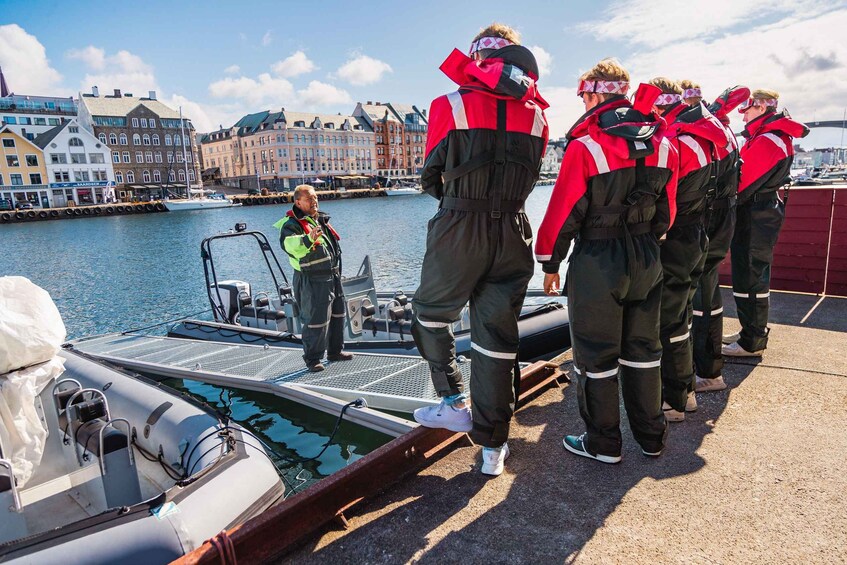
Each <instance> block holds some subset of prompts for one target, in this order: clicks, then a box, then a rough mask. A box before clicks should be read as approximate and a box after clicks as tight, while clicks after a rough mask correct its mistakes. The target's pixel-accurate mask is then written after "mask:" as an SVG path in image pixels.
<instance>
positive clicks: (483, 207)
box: [412, 45, 548, 447]
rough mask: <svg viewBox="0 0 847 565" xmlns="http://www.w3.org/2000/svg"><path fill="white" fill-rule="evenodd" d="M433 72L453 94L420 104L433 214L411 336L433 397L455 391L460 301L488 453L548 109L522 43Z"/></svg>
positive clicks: (508, 356) (504, 397) (524, 265)
mask: <svg viewBox="0 0 847 565" xmlns="http://www.w3.org/2000/svg"><path fill="white" fill-rule="evenodd" d="M441 70H442V71H443V72H444V73H445V74H446V75H447V76H448V77H449V78H450V79H452V80H453V81H454V82H455V83H457V84H458V85H459V89H458V90H457V91H455V92H451V93H449V94H446V95H444V96H441V97H439V98H436V99H435V100H433V102H432V105H431V107H430V113H429V127H428V133H427V147H426V161H425V163H424V167H423V170H422V171H421V182H422V185H423V190H424V191H425V192H426V193H427V194H429V195H431V196H433V197H435V198H437V199H438V201H439V206H438V208H439V209H438V211H437V213H436V214H435V216H434V217H433V218H432V219H431V220H430V221H429V225H428V229H427V240H426V254H425V256H424V259H423V265H422V266H421V283H420V287H419V288H418V290H417V291H416V292H415V299H414V303H413V306H414V319H413V322H412V335H413V336H414V338H415V342H416V343H417V346H418V350H419V351H420V353H421V355H422V356H423V357H424V359H426V360H427V361H428V362H429V365H430V369H431V373H432V382H433V385H434V386H435V389H436V391H437V392H438V394H439V395H440V396H450V395H455V394H459V393H460V392H462V391H463V385H462V374H461V372H460V371H459V368H458V366H457V365H456V353H455V352H456V348H455V339H454V336H453V323H454V322H456V321H458V320H459V318H460V316H461V312H462V309H463V308H464V307H465V305H466V304H468V302H469V301H470V321H471V332H472V333H471V342H472V343H471V360H472V363H471V375H470V388H471V391H472V396H473V398H472V402H473V430H472V432H471V437H472V438H473V440H474V441H475V442H476V443H479V444H481V445H483V446H487V447H499V446H501V445H502V444H503V443H504V442H505V441H506V439H507V437H508V433H509V422H510V420H511V418H512V413H513V411H514V404H515V393H514V389H513V386H512V379H513V368H514V367H515V363H516V359H517V354H518V316H519V314H520V310H521V307H522V305H523V301H524V297H525V295H526V289H527V285H528V284H529V280H530V278H531V277H532V272H533V260H532V250H531V245H532V228H531V227H530V223H529V220H528V219H527V216H526V214H525V213H524V210H523V207H524V202H525V201H526V198H527V197H528V196H529V194H530V192H531V191H532V188H533V185H534V183H535V181H536V179H537V177H538V172H539V169H540V165H541V160H542V157H543V156H544V150H545V148H546V145H547V138H548V129H547V120H546V118H545V116H544V109H545V108H547V103H546V102H545V101H544V99H543V98H541V96H540V95H539V93H538V91H537V89H536V80H537V78H538V66H537V64H536V62H535V58H534V57H533V55H532V53H531V52H530V51H529V50H528V49H526V48H525V47H521V46H518V45H508V46H506V47H502V48H500V49H497V50H496V51H494V52H493V53H492V54H491V55H489V56H488V57H487V58H486V59H484V60H481V61H474V60H472V59H471V58H469V57H468V56H466V55H464V54H463V53H461V52H460V51H458V50H454V51H453V53H452V54H451V55H450V56H449V57H447V59H446V60H445V61H444V63H443V64H442V65H441Z"/></svg>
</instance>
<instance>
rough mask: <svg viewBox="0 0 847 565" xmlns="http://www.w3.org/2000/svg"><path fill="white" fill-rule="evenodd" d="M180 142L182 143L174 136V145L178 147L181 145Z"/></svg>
mask: <svg viewBox="0 0 847 565" xmlns="http://www.w3.org/2000/svg"><path fill="white" fill-rule="evenodd" d="M181 142H182V139H181V138H180V137H179V136H178V135H175V136H174V145H177V146H178V145H180V144H181Z"/></svg>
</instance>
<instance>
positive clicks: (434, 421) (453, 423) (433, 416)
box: [413, 400, 473, 432]
mask: <svg viewBox="0 0 847 565" xmlns="http://www.w3.org/2000/svg"><path fill="white" fill-rule="evenodd" d="M413 415H414V417H415V422H417V423H418V424H420V425H422V426H424V427H425V428H445V429H448V430H450V431H451V432H469V431H471V428H473V418H471V409H470V407H469V406H467V403H466V404H465V407H464V408H456V407H455V406H451V405H450V404H447V403H446V402H444V401H443V400H442V401H441V402H440V403H439V404H437V405H435V406H424V407H423V408H418V409H417V410H415V412H414V414H413Z"/></svg>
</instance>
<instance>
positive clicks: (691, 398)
mask: <svg viewBox="0 0 847 565" xmlns="http://www.w3.org/2000/svg"><path fill="white" fill-rule="evenodd" d="M685 411H686V412H697V397H696V396H695V395H694V391H691V392H689V393H688V398H686V399H685Z"/></svg>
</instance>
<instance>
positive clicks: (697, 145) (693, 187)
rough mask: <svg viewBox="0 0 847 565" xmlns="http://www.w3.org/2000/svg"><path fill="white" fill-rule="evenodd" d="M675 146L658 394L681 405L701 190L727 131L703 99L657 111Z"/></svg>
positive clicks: (700, 240)
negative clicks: (673, 207) (675, 177)
mask: <svg viewBox="0 0 847 565" xmlns="http://www.w3.org/2000/svg"><path fill="white" fill-rule="evenodd" d="M662 117H663V118H664V120H665V121H666V122H667V124H668V131H669V135H670V136H671V138H672V140H673V143H674V145H675V147H676V148H677V149H678V151H679V183H678V186H677V193H676V207H677V217H676V221H675V222H674V225H673V227H672V228H671V229H670V231H669V232H668V236H667V238H666V240H665V241H664V242H663V243H662V253H661V257H662V271H663V273H664V286H663V288H662V309H661V325H660V333H661V337H662V350H663V352H662V398H663V399H664V401H665V402H667V403H668V404H669V405H670V407H671V408H673V409H674V410H678V411H680V412H682V411H684V410H685V402H686V398H687V395H688V392H689V391H693V390H694V360H693V354H692V343H691V333H690V329H691V323H692V322H691V301H692V299H693V298H694V291H695V290H696V289H697V282H698V280H699V279H700V274H701V273H702V272H703V267H704V260H705V255H706V249H707V245H708V237H707V236H706V229H705V226H704V221H705V214H706V207H707V202H706V201H707V194H708V193H709V192H710V191H714V190H715V173H716V168H715V167H714V166H713V163H714V162H715V161H716V160H718V156H717V149H716V147H717V146H720V147H721V148H723V149H725V148H726V146H727V144H728V143H729V142H730V141H729V134H728V133H727V132H726V129H724V127H723V126H722V125H721V123H720V122H719V121H718V120H717V118H715V117H714V116H712V115H711V114H710V113H709V111H708V110H707V109H706V107H705V106H704V105H703V104H699V105H697V106H688V105H686V104H684V103H682V102H677V103H675V104H674V105H671V106H670V107H669V108H668V109H667V110H666V111H665V113H664V115H663V116H662Z"/></svg>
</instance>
